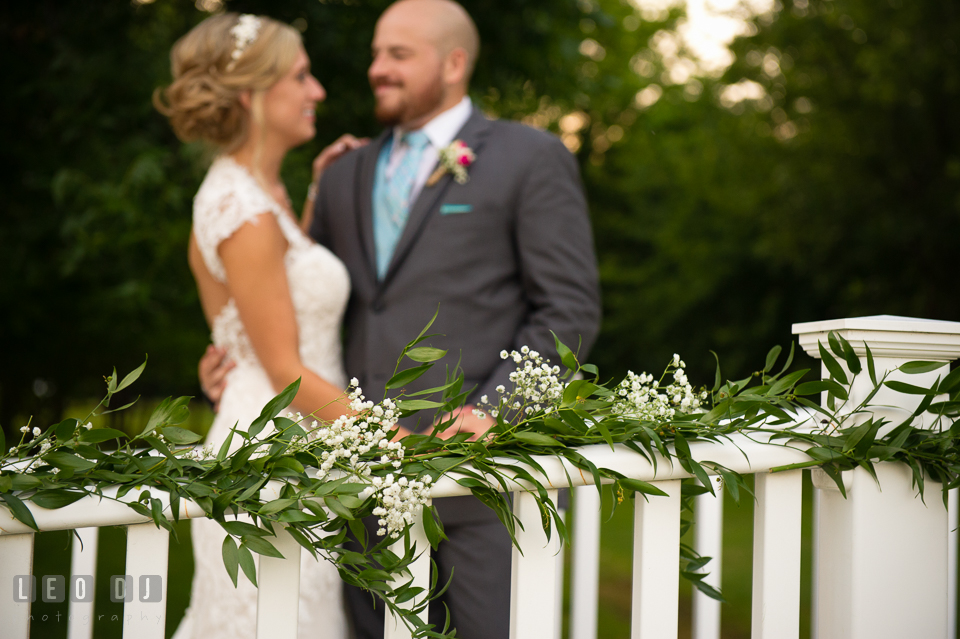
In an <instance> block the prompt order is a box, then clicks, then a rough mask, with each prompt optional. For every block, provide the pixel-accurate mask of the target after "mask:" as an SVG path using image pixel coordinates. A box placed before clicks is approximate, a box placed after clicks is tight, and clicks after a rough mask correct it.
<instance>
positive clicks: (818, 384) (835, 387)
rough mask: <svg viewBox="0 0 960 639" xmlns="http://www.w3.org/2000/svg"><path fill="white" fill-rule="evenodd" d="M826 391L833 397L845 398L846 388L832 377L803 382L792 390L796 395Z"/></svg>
mask: <svg viewBox="0 0 960 639" xmlns="http://www.w3.org/2000/svg"><path fill="white" fill-rule="evenodd" d="M824 391H827V392H828V393H831V394H833V395H834V396H835V397H837V398H839V399H842V400H846V399H847V390H846V389H845V388H844V387H843V386H841V385H840V384H838V383H837V382H835V381H834V380H832V379H821V380H817V381H814V382H804V383H802V384H800V385H799V386H797V388H796V390H794V394H796V395H814V394H816V393H822V392H824Z"/></svg>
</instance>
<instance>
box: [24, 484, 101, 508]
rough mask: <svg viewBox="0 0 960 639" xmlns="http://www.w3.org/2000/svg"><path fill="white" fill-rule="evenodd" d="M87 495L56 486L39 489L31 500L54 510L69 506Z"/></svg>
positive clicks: (42, 506)
mask: <svg viewBox="0 0 960 639" xmlns="http://www.w3.org/2000/svg"><path fill="white" fill-rule="evenodd" d="M86 496H87V495H86V493H82V492H70V491H67V490H63V489H60V488H56V489H51V490H40V491H37V492H36V493H35V494H34V495H33V497H31V498H30V501H32V502H33V503H35V504H36V505H37V506H40V507H41V508H48V509H51V510H52V509H56V508H63V507H64V506H69V505H70V504H72V503H73V502H75V501H78V500H80V499H83V498H84V497H86Z"/></svg>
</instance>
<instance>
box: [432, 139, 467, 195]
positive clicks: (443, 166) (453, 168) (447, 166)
mask: <svg viewBox="0 0 960 639" xmlns="http://www.w3.org/2000/svg"><path fill="white" fill-rule="evenodd" d="M476 159H477V156H476V154H474V152H473V149H471V148H470V147H469V146H467V144H466V142H464V141H463V140H454V141H453V142H451V143H450V144H449V146H446V147H444V148H442V149H440V166H438V167H437V170H436V171H434V172H433V174H432V175H431V176H430V178H429V179H428V180H427V186H433V185H434V184H436V183H437V182H439V181H440V178H442V177H443V176H444V174H445V173H452V174H453V179H454V180H456V181H457V184H466V183H467V181H469V179H470V178H469V176H467V169H468V168H469V167H470V166H471V165H472V164H473V161H474V160H476Z"/></svg>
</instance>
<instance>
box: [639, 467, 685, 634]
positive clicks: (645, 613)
mask: <svg viewBox="0 0 960 639" xmlns="http://www.w3.org/2000/svg"><path fill="white" fill-rule="evenodd" d="M654 486H656V487H657V488H659V489H660V490H662V491H663V492H665V493H667V496H666V497H654V496H650V497H648V498H647V499H648V501H644V499H643V495H637V497H636V499H635V500H634V501H635V506H634V508H635V512H634V530H633V609H632V619H631V628H630V636H631V638H632V639H676V637H677V623H678V621H679V608H678V606H679V595H680V593H679V588H680V572H679V570H678V564H679V561H680V480H678V479H674V480H670V481H661V482H655V483H654Z"/></svg>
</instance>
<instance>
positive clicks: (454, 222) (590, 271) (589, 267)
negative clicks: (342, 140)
mask: <svg viewBox="0 0 960 639" xmlns="http://www.w3.org/2000/svg"><path fill="white" fill-rule="evenodd" d="M478 49H479V37H478V35H477V30H476V26H475V25H474V23H473V20H471V18H470V16H469V15H468V14H467V13H466V11H464V9H463V8H462V7H461V6H460V5H459V4H456V3H455V2H452V1H451V0H400V1H399V2H396V3H394V4H393V5H391V6H390V7H389V8H388V9H387V10H386V11H385V12H384V14H383V15H382V16H381V17H380V19H379V21H378V22H377V26H376V30H375V33H374V39H373V45H372V52H373V62H372V64H371V65H370V69H369V74H368V75H369V79H370V84H371V86H372V88H373V91H374V94H375V97H376V116H377V118H378V119H379V120H380V122H382V123H383V124H384V125H385V127H386V130H385V131H384V132H383V133H382V134H381V135H380V136H379V137H378V138H377V139H376V140H374V141H373V142H371V143H370V144H369V145H367V146H365V147H362V148H360V149H359V150H356V151H352V152H349V153H347V154H345V155H344V156H343V157H342V158H340V159H339V160H337V161H336V162H335V163H334V164H333V165H332V166H330V167H329V168H328V169H327V170H326V171H325V172H324V174H323V176H322V179H321V182H320V185H319V192H318V195H317V200H316V203H315V207H314V211H313V219H312V222H310V226H309V229H310V234H311V235H312V236H313V237H314V238H315V239H316V240H317V241H318V242H320V243H321V244H324V245H326V246H327V247H328V248H330V249H331V250H332V251H333V252H334V253H335V254H336V255H337V256H338V257H339V258H340V259H341V260H343V262H344V263H345V264H346V266H347V268H348V269H349V272H350V279H351V284H352V296H351V298H350V303H349V305H348V308H347V311H346V317H345V340H346V344H345V368H346V372H347V375H348V376H350V377H356V378H358V379H359V380H360V386H361V387H362V388H363V390H364V393H365V394H366V396H367V397H370V398H378V397H382V396H383V392H384V388H385V385H386V382H387V380H388V379H389V378H390V377H391V375H392V374H393V371H394V367H395V365H396V358H397V356H398V354H399V353H400V352H401V350H402V349H403V347H404V346H405V345H406V344H407V343H408V342H409V341H410V340H411V339H413V338H414V337H415V336H416V335H417V334H418V333H419V332H420V330H421V329H422V328H423V327H424V326H425V325H426V323H427V322H428V321H429V320H430V318H431V316H433V314H434V312H435V311H437V309H438V308H439V315H438V316H437V320H436V322H435V323H434V325H433V327H432V328H431V333H437V334H439V335H438V336H436V337H433V338H431V340H430V341H429V344H430V345H431V346H435V347H438V348H443V349H446V350H448V351H449V352H450V354H451V355H452V356H453V357H454V358H460V365H461V367H462V369H463V372H464V376H465V384H464V388H465V389H470V388H475V389H476V390H475V391H474V392H473V393H472V394H471V395H470V398H469V401H471V402H475V401H476V400H477V398H479V397H481V396H483V395H487V396H489V397H490V398H491V401H495V398H496V397H497V392H496V388H497V387H498V386H500V385H503V386H507V387H508V386H509V385H510V381H509V378H508V376H509V374H510V372H511V371H512V370H513V367H514V366H515V365H514V363H513V361H512V360H502V359H501V358H500V355H499V354H500V351H502V350H507V351H510V350H513V349H518V350H519V348H520V347H521V346H524V345H526V346H529V347H530V348H531V349H535V350H537V351H539V352H540V353H542V354H543V355H544V356H545V357H548V358H550V359H551V360H552V361H553V362H554V363H559V357H558V356H557V353H556V350H555V348H554V341H553V337H552V335H551V334H550V331H551V330H552V331H553V332H555V333H556V334H557V336H558V337H559V338H560V339H561V340H562V341H563V342H564V343H566V344H567V345H568V346H570V347H571V348H573V349H574V350H576V348H577V346H578V345H579V347H580V348H579V350H580V354H581V356H585V355H586V353H587V351H589V349H590V347H591V346H592V344H593V341H594V339H595V337H596V334H597V331H598V325H599V318H600V303H599V287H598V281H597V279H598V278H597V267H596V258H595V256H594V252H593V240H592V234H591V229H590V222H589V217H588V213H587V205H586V201H585V198H584V194H583V189H582V186H581V183H580V175H579V171H578V168H577V164H576V161H575V160H574V158H573V156H572V155H571V154H570V153H569V152H568V151H567V149H566V148H565V147H564V146H563V144H561V143H560V141H559V140H558V139H557V138H556V137H554V136H552V135H549V134H546V133H543V132H540V131H536V130H534V129H531V128H529V127H526V126H523V125H521V124H518V123H515V122H503V121H490V120H487V119H486V118H485V117H484V116H483V115H482V114H481V113H480V111H479V110H477V109H476V107H474V106H473V104H472V103H471V102H470V99H469V98H467V97H466V96H467V88H468V84H469V80H470V75H471V72H472V71H473V66H474V63H475V62H476V59H477V52H478ZM455 140H460V141H462V142H463V143H464V144H466V146H467V147H469V149H470V150H471V151H472V153H473V154H474V155H475V159H474V161H473V162H472V163H470V164H469V166H467V167H466V174H467V181H466V182H465V183H460V182H458V181H457V180H455V179H454V176H453V175H452V174H451V173H450V172H449V171H447V172H444V173H443V174H442V175H435V173H437V169H438V166H443V164H442V163H440V164H438V159H439V152H440V150H441V149H444V148H446V147H448V146H449V145H450V144H451V143H452V142H454V141H455ZM341 148H342V146H341ZM325 153H327V152H325ZM334 153H335V150H334ZM323 285H324V283H323V282H317V286H323ZM444 377H445V371H444V367H443V366H435V367H434V368H433V369H431V371H430V372H428V373H427V374H426V375H424V376H423V377H422V378H421V379H419V380H417V382H416V383H414V384H411V385H410V386H409V387H408V388H407V390H408V391H415V390H419V389H421V388H430V387H435V386H439V385H441V384H442V383H443V381H444ZM207 386H208V387H209V386H210V384H207ZM214 399H216V398H214ZM471 408H472V407H471V406H468V407H467V408H466V409H465V410H464V411H462V413H461V415H460V430H468V431H473V432H483V431H486V429H487V428H489V426H490V421H489V420H487V421H485V422H484V421H480V420H478V419H477V418H476V417H474V415H473V414H472V411H471ZM435 504H436V507H437V510H438V512H439V514H440V517H441V519H442V521H443V523H444V527H445V531H446V534H447V536H448V540H447V541H445V542H443V543H442V544H441V545H440V547H439V548H438V550H437V551H436V552H435V553H434V560H435V561H436V562H437V565H438V567H439V570H440V583H445V582H446V581H447V579H448V577H449V575H450V571H451V570H453V569H455V576H454V579H453V581H452V583H451V584H450V588H449V589H448V590H447V592H446V593H445V594H444V596H443V599H442V601H443V603H445V604H446V605H447V607H448V608H449V610H450V614H451V622H452V624H453V626H454V627H455V628H456V629H457V636H458V637H462V638H463V639H507V637H508V635H509V614H510V559H511V549H510V538H509V535H508V534H507V532H506V529H505V528H504V527H503V525H502V524H501V523H500V521H499V520H498V519H497V517H496V515H494V514H493V512H492V511H491V510H489V509H488V508H486V507H485V506H483V505H482V504H481V503H480V502H479V501H477V500H476V499H474V498H473V497H472V496H470V497H457V498H447V499H437V500H436V501H435ZM345 597H346V601H347V606H348V608H349V610H350V613H351V617H352V619H353V623H354V627H355V629H356V633H357V637H358V639H373V638H379V637H382V636H383V606H382V605H381V606H378V607H377V609H376V610H374V609H373V606H372V603H371V598H370V595H369V594H368V593H364V592H362V591H360V590H358V589H355V588H350V587H348V588H347V591H346V593H345ZM444 615H445V611H444V608H443V606H442V605H439V604H434V605H432V606H431V618H430V620H431V622H433V623H437V624H438V625H439V626H440V627H442V626H443V621H444Z"/></svg>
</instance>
